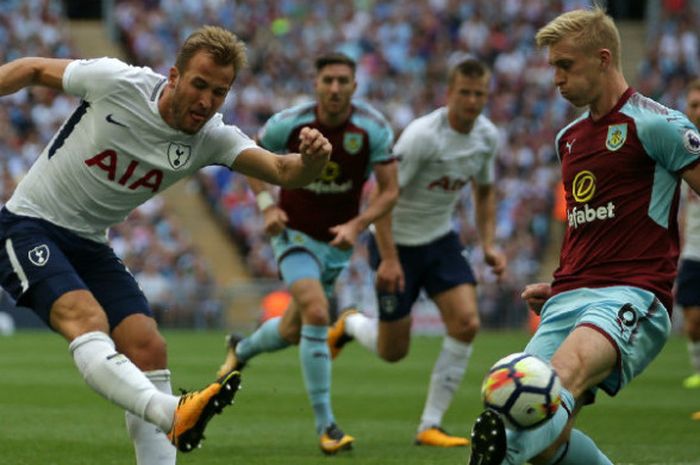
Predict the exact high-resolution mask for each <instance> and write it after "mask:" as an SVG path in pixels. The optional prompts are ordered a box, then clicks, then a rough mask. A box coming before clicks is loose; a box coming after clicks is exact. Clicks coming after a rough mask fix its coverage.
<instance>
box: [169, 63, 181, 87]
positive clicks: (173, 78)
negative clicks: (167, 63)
mask: <svg viewBox="0 0 700 465" xmlns="http://www.w3.org/2000/svg"><path fill="white" fill-rule="evenodd" d="M179 77H180V72H179V71H178V70H177V68H176V67H175V66H171V67H170V71H168V85H169V86H170V87H175V84H177V80H178V78H179Z"/></svg>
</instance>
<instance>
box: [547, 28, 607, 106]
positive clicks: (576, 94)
mask: <svg viewBox="0 0 700 465" xmlns="http://www.w3.org/2000/svg"><path fill="white" fill-rule="evenodd" d="M549 64H550V65H551V66H553V67H554V84H555V85H556V86H557V88H559V92H560V93H561V96H562V97H564V98H565V99H566V100H568V101H569V102H571V104H572V105H574V106H577V107H583V106H586V105H589V104H591V103H592V102H594V101H595V100H596V99H597V98H598V97H599V96H600V94H601V87H602V73H601V62H600V59H599V58H598V57H597V56H596V55H595V54H594V53H590V52H589V53H586V51H585V50H582V49H581V48H580V47H577V46H576V42H575V39H573V38H571V37H567V38H564V39H562V40H560V41H559V42H557V43H555V44H553V45H551V46H550V47H549Z"/></svg>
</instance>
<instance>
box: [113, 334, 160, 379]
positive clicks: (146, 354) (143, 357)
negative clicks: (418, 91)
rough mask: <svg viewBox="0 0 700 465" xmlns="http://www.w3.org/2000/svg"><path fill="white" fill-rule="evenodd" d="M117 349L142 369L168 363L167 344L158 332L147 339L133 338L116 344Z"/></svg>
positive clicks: (155, 367) (145, 369)
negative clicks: (123, 343) (124, 343)
mask: <svg viewBox="0 0 700 465" xmlns="http://www.w3.org/2000/svg"><path fill="white" fill-rule="evenodd" d="M117 350H118V351H119V352H121V353H123V354H124V355H125V356H126V357H128V358H129V360H131V361H132V362H133V363H134V365H136V366H137V367H139V369H141V370H144V371H148V370H159V369H162V368H166V367H167V364H168V356H167V345H166V343H165V339H164V338H163V337H162V336H161V335H160V333H158V332H156V333H155V334H153V335H152V336H151V337H149V338H147V339H139V340H133V341H130V342H129V343H128V344H126V345H123V346H121V345H117Z"/></svg>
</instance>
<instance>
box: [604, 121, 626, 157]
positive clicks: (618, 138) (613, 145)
mask: <svg viewBox="0 0 700 465" xmlns="http://www.w3.org/2000/svg"><path fill="white" fill-rule="evenodd" d="M626 140H627V123H623V124H611V125H610V126H608V137H607V138H606V139H605V147H607V149H608V150H610V151H611V152H614V151H616V150H618V149H619V148H620V147H622V146H623V145H625V141H626Z"/></svg>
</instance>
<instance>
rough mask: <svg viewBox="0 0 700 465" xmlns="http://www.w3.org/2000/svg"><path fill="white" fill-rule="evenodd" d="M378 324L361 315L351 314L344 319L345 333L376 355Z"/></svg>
mask: <svg viewBox="0 0 700 465" xmlns="http://www.w3.org/2000/svg"><path fill="white" fill-rule="evenodd" d="M378 324H379V322H378V321H377V320H375V319H372V318H368V317H366V316H365V315H363V314H362V313H353V314H352V315H348V316H347V317H345V333H347V334H348V335H349V336H352V337H354V338H355V339H356V340H357V342H359V343H360V344H361V345H362V346H363V347H366V348H367V349H369V350H370V351H372V352H374V353H375V354H376V353H377V333H378V332H379V328H378V326H377V325H378Z"/></svg>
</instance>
